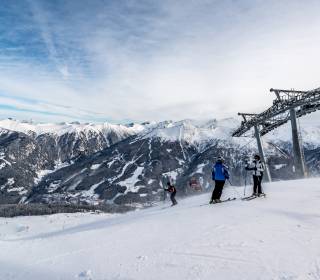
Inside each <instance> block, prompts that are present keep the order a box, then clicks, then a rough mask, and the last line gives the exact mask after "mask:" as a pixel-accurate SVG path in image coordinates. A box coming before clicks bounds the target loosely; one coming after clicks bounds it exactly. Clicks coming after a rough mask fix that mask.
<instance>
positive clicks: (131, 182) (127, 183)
mask: <svg viewBox="0 0 320 280" xmlns="http://www.w3.org/2000/svg"><path fill="white" fill-rule="evenodd" d="M143 170H144V167H143V166H137V168H136V170H135V171H134V173H133V174H132V176H131V177H129V178H128V179H126V180H124V181H122V182H120V183H119V184H120V185H121V186H124V187H126V188H127V189H126V191H125V193H127V192H129V191H130V192H137V191H138V190H139V189H140V186H135V184H136V183H137V182H138V181H139V176H140V175H141V174H142V172H143Z"/></svg>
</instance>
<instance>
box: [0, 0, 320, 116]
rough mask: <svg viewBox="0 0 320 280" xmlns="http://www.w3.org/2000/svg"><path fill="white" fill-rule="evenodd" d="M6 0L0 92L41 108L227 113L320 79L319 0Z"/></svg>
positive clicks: (74, 112) (81, 112)
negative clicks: (274, 89) (280, 90)
mask: <svg viewBox="0 0 320 280" xmlns="http://www.w3.org/2000/svg"><path fill="white" fill-rule="evenodd" d="M4 2H5V5H3V6H2V8H1V7H0V15H1V17H0V18H1V19H0V26H3V27H0V31H1V32H2V31H3V34H4V35H3V36H1V37H0V70H1V76H0V91H1V92H3V93H6V95H7V96H6V98H7V99H6V101H4V100H3V99H2V100H0V101H1V102H6V103H4V105H7V106H9V105H10V104H11V105H12V106H16V107H17V106H18V107H19V108H24V109H26V110H33V111H38V113H37V114H38V115H37V116H38V118H39V119H41V118H42V117H41V114H42V113H41V112H51V113H52V120H55V119H56V118H58V115H57V114H60V115H59V119H63V118H66V119H69V118H78V119H84V118H85V119H91V120H92V121H96V120H102V119H104V118H105V119H111V120H116V121H120V120H123V119H132V120H146V119H154V120H161V119H181V118H190V117H193V118H197V117H203V118H207V117H226V116H233V115H235V113H236V112H237V111H242V110H246V111H259V110H261V109H263V108H265V107H266V106H268V105H269V104H270V103H271V101H272V98H273V96H272V95H270V93H269V92H268V89H269V88H270V87H284V88H287V87H294V88H302V89H312V88H315V87H318V86H319V84H318V83H317V82H318V74H317V68H318V64H319V61H320V55H319V54H318V49H319V47H320V36H318V35H320V19H319V17H318V14H319V12H320V3H319V2H318V1H312V0H310V1H308V3H302V2H301V1H296V0H291V1H289V0H287V1H275V0H274V1H273V0H271V1H260V0H257V1H249V0H242V1H231V0H230V1H208V0H202V1H182V0H175V1H172V0H170V1H169V0H163V1H144V0H142V1H134V0H132V1H102V0H101V1H98V0H93V1H85V0H79V1H71V0H70V1H59V0H58V1H39V0H27V1H25V2H24V1H18V2H16V1H4ZM8 22H11V25H10V26H9V25H8ZM10 95H11V96H12V99H11V100H9V99H8V96H10ZM2 97H3V96H2ZM17 97H25V98H28V99H30V100H36V101H39V102H35V103H33V104H28V102H26V100H24V101H23V100H18V98H17ZM15 102H19V104H16V103H15ZM64 106H67V107H68V108H65V107H64ZM66 111H67V113H66ZM12 113H14V109H12ZM25 113H28V112H25ZM17 114H18V113H17ZM22 115H23V114H22V112H21V111H20V112H19V116H22ZM25 115H26V116H27V115H28V114H25ZM42 115H43V114H42Z"/></svg>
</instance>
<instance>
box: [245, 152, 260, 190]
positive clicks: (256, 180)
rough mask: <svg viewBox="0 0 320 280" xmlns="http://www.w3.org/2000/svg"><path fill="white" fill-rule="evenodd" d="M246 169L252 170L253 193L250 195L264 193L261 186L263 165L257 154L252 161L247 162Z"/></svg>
mask: <svg viewBox="0 0 320 280" xmlns="http://www.w3.org/2000/svg"><path fill="white" fill-rule="evenodd" d="M246 170H250V171H252V177H253V194H252V196H261V195H264V193H263V192H262V186H261V182H262V178H263V171H264V165H263V163H262V162H261V160H260V156H259V155H255V156H254V159H253V161H252V162H251V163H248V164H247V166H246Z"/></svg>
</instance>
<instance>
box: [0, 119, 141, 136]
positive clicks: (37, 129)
mask: <svg viewBox="0 0 320 280" xmlns="http://www.w3.org/2000/svg"><path fill="white" fill-rule="evenodd" d="M0 128H3V129H6V130H11V131H17V132H22V133H25V134H36V135H37V136H38V135H42V134H56V135H59V136H60V135H64V134H66V133H79V132H95V133H103V134H108V133H109V132H114V133H116V134H118V135H123V134H128V135H134V134H137V133H139V132H141V131H142V130H143V129H144V126H143V125H140V124H133V125H130V126H126V125H121V124H110V123H101V124H92V123H78V122H72V123H34V122H27V121H18V120H13V119H5V120H0Z"/></svg>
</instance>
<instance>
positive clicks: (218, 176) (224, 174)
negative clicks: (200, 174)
mask: <svg viewBox="0 0 320 280" xmlns="http://www.w3.org/2000/svg"><path fill="white" fill-rule="evenodd" d="M228 179H229V172H228V168H227V167H226V166H225V165H224V164H223V158H222V157H218V159H217V162H216V163H215V165H214V166H213V169H212V180H214V181H215V187H214V190H213V192H212V196H211V200H210V204H212V203H219V202H221V200H220V197H221V195H222V189H223V186H224V184H225V182H226V180H228Z"/></svg>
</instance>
